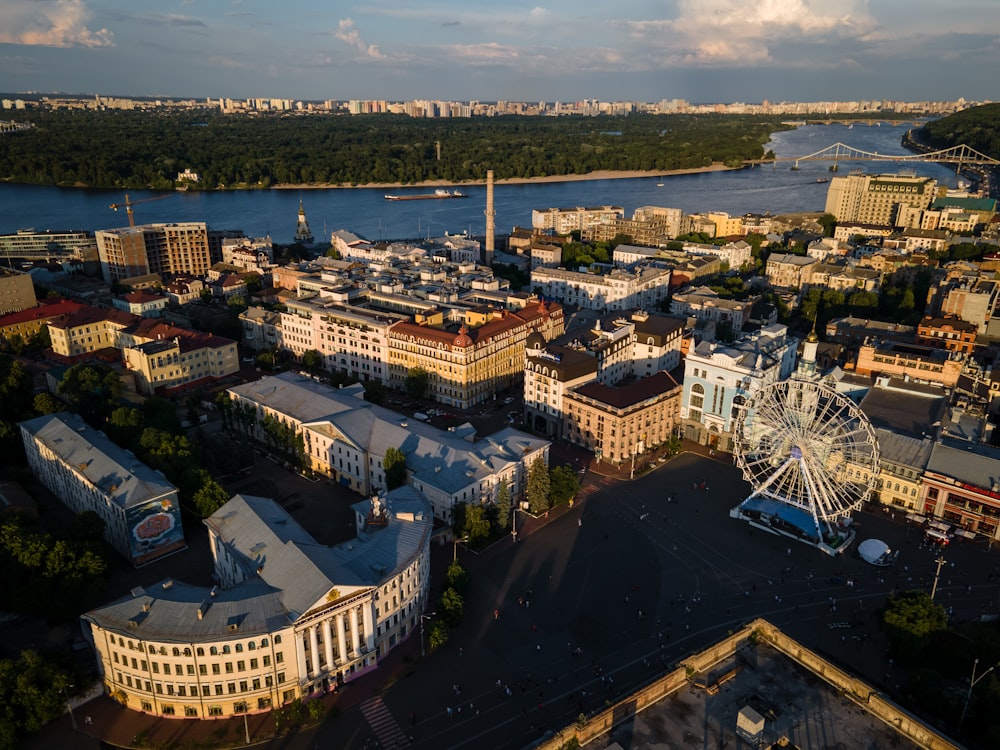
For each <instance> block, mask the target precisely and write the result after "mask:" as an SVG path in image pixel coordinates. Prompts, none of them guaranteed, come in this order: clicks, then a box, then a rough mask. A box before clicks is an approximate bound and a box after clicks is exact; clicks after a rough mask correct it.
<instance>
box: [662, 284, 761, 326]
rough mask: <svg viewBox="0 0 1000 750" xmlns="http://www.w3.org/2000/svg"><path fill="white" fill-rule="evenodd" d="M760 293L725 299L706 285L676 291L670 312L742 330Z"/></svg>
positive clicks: (671, 300)
mask: <svg viewBox="0 0 1000 750" xmlns="http://www.w3.org/2000/svg"><path fill="white" fill-rule="evenodd" d="M760 299H761V298H760V295H755V296H753V297H748V298H747V299H744V300H736V299H726V298H724V297H720V296H719V294H718V292H716V291H715V290H713V289H710V288H709V287H707V286H702V287H698V288H696V289H692V290H691V291H689V292H683V293H681V292H678V293H676V294H674V296H673V297H672V298H671V299H670V314H671V315H676V316H678V317H681V318H695V319H696V320H703V321H712V322H715V323H726V324H728V325H729V326H730V327H731V328H732V329H733V331H736V332H738V331H740V330H742V328H743V326H745V325H746V324H747V323H748V322H750V318H751V317H752V311H753V307H754V305H755V304H757V303H758V302H759V301H760Z"/></svg>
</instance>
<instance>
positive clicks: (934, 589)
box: [931, 555, 978, 661]
mask: <svg viewBox="0 0 1000 750" xmlns="http://www.w3.org/2000/svg"><path fill="white" fill-rule="evenodd" d="M934 562H935V563H937V570H935V571H934V583H933V584H932V585H931V601H933V600H934V595H935V594H937V587H938V578H939V577H940V576H941V566H942V565H944V563H945V559H944V556H942V555H938V556H937V558H936V559H935V560H934ZM977 661H978V659H977Z"/></svg>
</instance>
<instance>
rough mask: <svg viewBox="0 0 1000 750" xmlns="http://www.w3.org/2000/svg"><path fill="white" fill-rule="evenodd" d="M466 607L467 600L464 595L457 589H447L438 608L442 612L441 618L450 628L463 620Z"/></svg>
mask: <svg viewBox="0 0 1000 750" xmlns="http://www.w3.org/2000/svg"><path fill="white" fill-rule="evenodd" d="M464 608H465V602H464V600H463V599H462V595H461V594H459V593H458V592H457V591H456V590H455V589H451V588H449V589H445V591H444V593H443V594H441V602H440V604H439V605H438V610H439V611H440V612H441V619H442V620H443V621H444V622H445V624H447V625H448V627H449V628H454V627H456V626H457V625H458V624H459V623H460V622H461V621H462V617H463V615H464V614H465V611H464Z"/></svg>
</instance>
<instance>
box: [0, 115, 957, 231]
mask: <svg viewBox="0 0 1000 750" xmlns="http://www.w3.org/2000/svg"><path fill="white" fill-rule="evenodd" d="M905 131H906V127H904V126H893V125H889V124H887V123H883V124H882V125H881V126H867V125H855V126H854V127H848V126H845V125H809V126H806V127H800V128H798V129H796V130H789V131H784V132H781V133H775V134H774V136H773V140H772V142H771V143H769V144H768V146H767V148H771V149H773V150H774V152H775V153H776V154H777V155H778V156H779V157H785V156H804V155H806V154H811V153H814V152H816V151H819V150H820V149H822V148H824V147H825V146H828V145H832V144H834V143H836V142H837V141H841V142H843V143H846V144H848V145H850V146H853V147H855V148H858V149H862V150H865V151H871V152H877V153H879V154H901V155H902V154H906V153H908V152H906V151H905V150H904V149H903V148H902V146H900V139H901V137H902V135H903V134H904V133H905ZM192 167H193V168H194V169H195V170H197V165H196V164H195V165H192ZM828 167H829V162H803V163H802V165H801V169H800V170H798V171H793V170H791V169H790V168H789V164H788V163H784V164H779V165H778V166H776V167H771V166H765V167H758V168H755V169H742V170H734V171H726V172H706V173H701V174H688V175H675V176H669V177H664V178H656V177H643V178H637V179H614V180H586V181H577V182H538V183H528V184H518V185H497V186H496V188H495V203H496V227H497V232H499V233H505V232H508V231H510V229H511V228H512V227H514V226H530V225H531V211H532V209H544V208H550V207H554V206H558V207H567V206H599V205H606V204H612V205H618V206H622V207H623V208H624V209H625V213H626V216H631V214H632V211H633V210H635V209H636V208H637V207H639V206H667V207H672V208H680V209H683V210H684V211H686V212H689V213H691V212H699V211H725V212H727V213H729V214H732V215H739V214H744V213H747V212H753V213H765V212H770V213H771V214H778V213H786V212H796V211H822V210H823V206H824V203H825V200H826V191H827V188H828V185H827V184H823V183H817V182H816V180H817V179H818V178H826V177H830V176H831V173H830V172H829V171H828ZM859 168H860V169H865V170H867V171H869V172H883V173H884V172H896V171H898V170H899V169H901V168H910V169H913V170H914V171H916V172H917V173H918V174H921V175H926V176H929V177H935V178H937V180H938V181H939V182H941V183H943V184H947V185H949V186H952V187H953V186H955V184H956V177H955V173H954V171H952V170H950V169H948V168H946V167H943V166H940V165H937V164H930V163H926V164H921V163H916V164H906V165H903V166H901V165H899V164H897V163H896V162H858V163H850V162H842V163H841V164H840V172H839V174H846V173H847V172H848V171H849V170H851V169H859ZM484 179H485V176H484ZM661 183H662V187H661V186H660V184H661ZM386 192H392V193H402V194H405V193H408V192H409V193H426V192H430V191H429V190H427V189H420V188H403V189H393V190H389V191H386V190H383V189H375V188H339V189H316V190H248V191H231V192H188V193H180V192H179V193H176V194H170V196H169V197H167V198H163V199H162V200H157V201H153V202H150V203H144V204H140V205H137V206H136V207H135V216H136V222H137V223H152V222H180V221H205V222H208V224H209V226H210V227H212V228H215V229H241V230H243V231H244V232H245V233H246V234H247V235H251V236H263V235H265V234H270V235H271V237H273V238H274V241H275V242H289V241H291V239H292V236H293V234H294V232H295V225H296V215H297V213H298V203H299V199H300V198H301V199H302V201H303V203H304V206H305V211H306V215H307V217H308V220H309V224H310V227H311V229H312V231H313V234H314V235H316V238H317V240H319V239H320V238H321V237H328V233H329V232H331V231H333V230H336V229H347V230H350V231H352V232H354V233H356V234H359V235H362V236H364V237H367V238H368V239H370V240H378V239H395V238H415V237H424V236H428V235H433V236H440V235H441V234H443V233H444V232H450V233H452V234H454V233H460V232H463V231H470V232H472V233H473V234H481V233H482V232H483V231H484V228H485V218H484V210H485V207H486V188H485V186H464V187H462V192H464V193H466V194H467V195H468V196H469V197H468V198H465V199H452V200H418V201H387V200H385V199H384V197H383V196H384V195H385V193H386ZM129 195H130V197H131V199H132V200H139V199H142V198H146V197H150V196H153V195H155V194H154V193H151V192H148V191H142V190H132V191H129ZM123 199H124V195H123V191H109V190H80V189H73V188H57V187H38V186H33V185H9V184H0V234H9V233H13V232H15V231H17V230H18V229H28V228H34V229H37V230H42V229H60V230H62V229H83V230H95V229H108V228H112V227H120V226H124V225H125V224H126V217H125V214H124V212H123V211H122V212H119V213H117V214H116V213H114V212H112V211H111V210H110V209H109V207H108V206H109V204H111V203H114V202H119V201H122V200H123Z"/></svg>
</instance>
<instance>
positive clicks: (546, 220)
mask: <svg viewBox="0 0 1000 750" xmlns="http://www.w3.org/2000/svg"><path fill="white" fill-rule="evenodd" d="M624 216H625V209H623V208H622V207H621V206H587V207H585V206H576V207H573V208H546V209H535V210H534V211H532V212H531V226H532V227H533V228H535V229H541V230H546V231H551V232H555V233H556V234H569V233H570V232H572V231H574V230H576V231H582V230H584V229H587V228H588V227H590V226H593V225H595V224H608V223H611V222H614V221H617V220H619V219H622V218H624Z"/></svg>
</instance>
